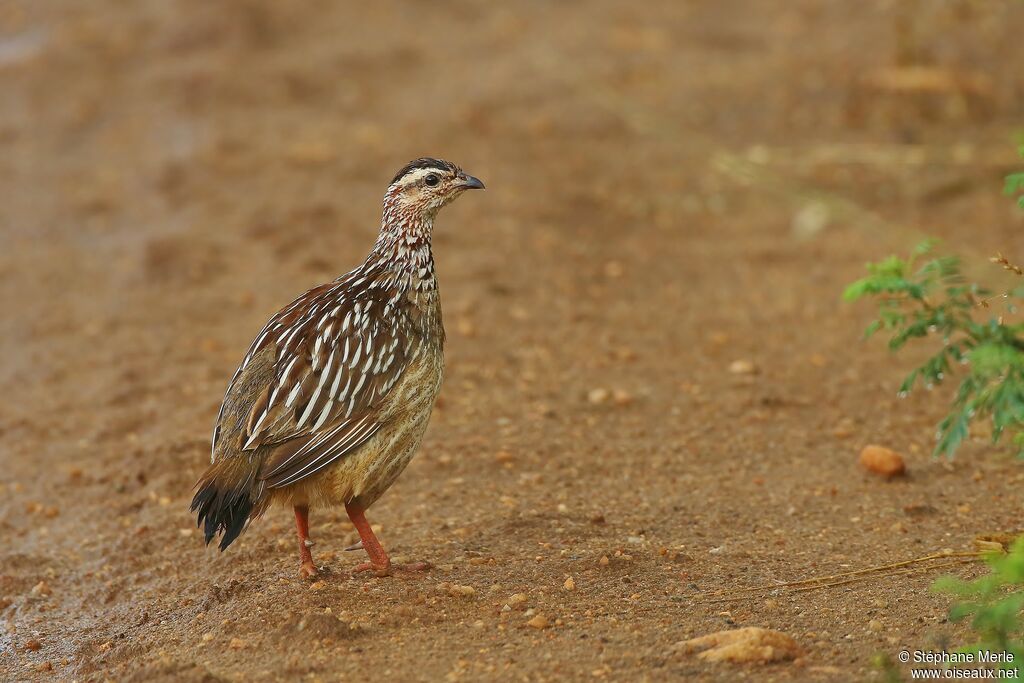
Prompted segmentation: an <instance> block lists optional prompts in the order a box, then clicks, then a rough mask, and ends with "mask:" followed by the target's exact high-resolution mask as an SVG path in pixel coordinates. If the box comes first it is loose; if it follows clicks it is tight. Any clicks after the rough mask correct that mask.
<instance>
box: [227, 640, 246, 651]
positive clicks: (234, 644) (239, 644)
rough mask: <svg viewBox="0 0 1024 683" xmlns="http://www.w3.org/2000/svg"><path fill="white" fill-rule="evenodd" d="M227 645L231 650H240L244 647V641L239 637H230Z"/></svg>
mask: <svg viewBox="0 0 1024 683" xmlns="http://www.w3.org/2000/svg"><path fill="white" fill-rule="evenodd" d="M228 647H230V648H231V649H232V650H242V649H244V648H245V641H244V640H242V639H241V638H232V639H231V642H230V643H228Z"/></svg>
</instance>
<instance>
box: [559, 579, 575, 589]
mask: <svg viewBox="0 0 1024 683" xmlns="http://www.w3.org/2000/svg"><path fill="white" fill-rule="evenodd" d="M562 588H564V589H565V590H567V591H574V590H576V581H574V580H573V578H572V577H571V576H570V577H569V578H567V579H566V580H565V583H563V584H562Z"/></svg>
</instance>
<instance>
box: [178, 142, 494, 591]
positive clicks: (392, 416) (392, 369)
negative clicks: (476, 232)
mask: <svg viewBox="0 0 1024 683" xmlns="http://www.w3.org/2000/svg"><path fill="white" fill-rule="evenodd" d="M483 187H484V184H483V183H482V182H480V181H479V180H478V179H476V178H474V177H473V176H471V175H467V174H466V173H464V172H463V171H462V169H460V168H459V167H458V166H456V165H455V164H453V163H451V162H448V161H441V160H439V159H427V158H424V159H417V160H415V161H412V162H410V163H409V164H407V165H406V166H405V167H404V168H402V170H400V171H399V172H398V174H397V175H396V176H395V178H394V180H392V181H391V184H390V185H389V186H388V189H387V192H386V193H385V194H384V215H383V218H382V220H381V229H380V235H379V236H378V238H377V242H376V243H375V244H374V246H373V249H372V250H371V251H370V255H369V256H368V257H367V258H366V261H365V262H364V263H363V264H362V265H361V266H359V267H358V268H356V269H355V270H353V271H352V272H350V273H348V274H346V275H343V276H341V277H339V278H338V279H337V280H334V281H333V282H329V283H327V284H323V285H320V286H319V287H314V288H313V289H311V290H309V291H308V292H306V293H305V294H303V295H302V296H300V297H299V298H298V299H296V300H295V301H293V302H292V303H291V304H289V305H288V306H286V307H285V308H283V309H281V310H280V311H278V313H276V314H275V315H274V316H273V317H272V318H271V319H270V322H268V323H267V324H266V326H265V327H264V328H263V330H262V331H261V332H260V333H259V335H258V336H257V337H256V339H255V340H254V341H253V342H252V345H251V346H250V347H249V351H248V352H247V353H246V354H245V358H244V359H243V360H242V364H241V365H240V366H239V368H238V370H237V371H235V374H234V377H232V378H231V382H230V384H229V385H228V389H227V392H226V394H225V396H224V402H223V404H222V405H221V408H220V413H219V415H218V416H217V426H216V428H215V429H214V432H213V453H212V464H211V465H210V467H209V468H208V469H207V470H206V472H205V473H204V474H203V476H202V477H200V479H199V482H198V483H197V484H196V488H197V492H196V494H195V497H194V498H193V500H192V508H191V509H192V512H194V513H197V514H198V522H199V526H200V527H202V528H203V529H204V531H205V537H206V543H207V544H209V543H210V542H211V541H212V540H213V539H214V537H215V536H217V534H218V533H219V534H220V535H221V536H220V549H221V550H224V549H225V548H227V547H228V546H229V545H230V544H231V542H232V541H234V540H235V539H236V538H237V537H238V535H239V534H240V533H242V531H243V530H244V529H245V528H246V524H247V523H248V522H249V520H252V519H255V518H257V517H259V516H260V515H261V514H263V512H264V511H266V509H267V508H268V507H269V506H270V505H272V504H284V505H291V506H292V507H293V508H294V510H295V525H296V528H297V530H298V535H299V556H300V561H301V565H300V573H301V574H302V575H303V576H315V575H316V574H317V568H316V565H314V564H313V557H312V554H311V552H310V547H311V546H312V545H313V543H312V541H310V539H309V510H310V508H312V507H317V506H329V505H344V506H345V509H346V511H347V513H348V516H349V518H350V519H351V520H352V523H353V524H354V525H355V528H356V530H357V531H358V532H359V537H360V539H361V545H362V547H363V548H364V549H365V550H366V553H367V554H368V555H369V559H370V561H369V562H367V563H364V564H361V565H359V567H357V568H356V571H364V570H371V571H374V572H376V573H378V574H387V573H389V572H390V571H391V569H392V565H391V560H390V559H389V558H388V555H387V553H386V552H385V551H384V548H383V547H381V544H380V542H379V541H378V540H377V538H376V536H374V534H373V530H372V529H371V528H370V525H369V523H368V522H367V521H366V516H365V511H366V509H367V508H369V507H370V506H371V505H372V504H373V503H374V501H376V500H377V499H378V498H380V496H381V495H382V494H383V493H384V492H385V491H386V490H387V489H388V487H390V486H391V484H393V483H394V481H395V479H396V478H397V477H398V475H399V474H401V473H402V470H404V469H405V466H406V465H407V464H409V461H410V460H411V459H412V457H413V455H414V454H415V452H416V449H417V448H418V446H419V443H420V440H421V439H422V437H423V432H424V431H425V430H426V427H427V421H428V420H429V419H430V413H431V410H432V409H433V407H434V400H435V399H436V398H437V393H438V390H439V389H440V387H441V377H442V374H443V371H444V327H443V326H442V323H441V303H440V298H439V294H438V288H437V280H436V278H435V275H434V258H433V254H432V252H431V246H430V238H431V231H432V229H433V225H434V218H435V217H436V216H437V213H438V211H439V210H440V209H441V208H442V207H443V206H445V205H446V204H448V203H449V202H451V201H452V200H454V199H455V198H456V197H458V196H459V195H460V194H462V192H463V191H465V190H473V189H483ZM357 547H358V546H357ZM428 566H429V565H426V564H425V563H419V564H415V565H409V566H408V567H406V568H408V569H425V568H427V567H428Z"/></svg>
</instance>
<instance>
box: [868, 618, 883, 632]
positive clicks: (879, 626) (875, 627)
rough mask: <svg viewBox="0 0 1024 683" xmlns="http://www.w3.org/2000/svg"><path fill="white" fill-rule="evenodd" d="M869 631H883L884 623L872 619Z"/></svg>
mask: <svg viewBox="0 0 1024 683" xmlns="http://www.w3.org/2000/svg"><path fill="white" fill-rule="evenodd" d="M868 629H870V630H872V631H881V630H882V622H881V621H879V620H878V619H872V620H871V621H869V622H868Z"/></svg>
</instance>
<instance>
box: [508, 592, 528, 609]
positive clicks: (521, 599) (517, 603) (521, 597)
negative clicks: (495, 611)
mask: <svg viewBox="0 0 1024 683" xmlns="http://www.w3.org/2000/svg"><path fill="white" fill-rule="evenodd" d="M525 604H526V593H516V594H515V595H513V596H511V597H510V598H509V599H508V605H509V607H511V608H512V609H519V608H520V607H522V606H523V605H525Z"/></svg>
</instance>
